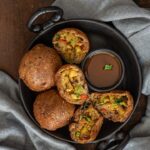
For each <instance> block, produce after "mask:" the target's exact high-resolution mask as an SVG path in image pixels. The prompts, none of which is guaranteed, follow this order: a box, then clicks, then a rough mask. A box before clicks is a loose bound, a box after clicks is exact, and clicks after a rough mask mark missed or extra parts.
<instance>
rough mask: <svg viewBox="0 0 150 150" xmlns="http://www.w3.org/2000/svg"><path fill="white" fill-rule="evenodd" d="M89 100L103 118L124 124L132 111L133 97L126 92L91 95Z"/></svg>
mask: <svg viewBox="0 0 150 150" xmlns="http://www.w3.org/2000/svg"><path fill="white" fill-rule="evenodd" d="M90 99H91V100H92V102H93V105H94V107H95V108H96V109H97V110H98V111H99V112H100V113H101V114H102V115H103V117H104V118H107V119H109V120H112V121H113V122H124V121H125V120H126V119H127V118H128V117H129V116H130V114H131V112H132V110H133V103H134V102H133V97H132V95H131V94H130V93H129V92H128V91H119V90H118V91H112V92H108V93H92V94H91V96H90Z"/></svg>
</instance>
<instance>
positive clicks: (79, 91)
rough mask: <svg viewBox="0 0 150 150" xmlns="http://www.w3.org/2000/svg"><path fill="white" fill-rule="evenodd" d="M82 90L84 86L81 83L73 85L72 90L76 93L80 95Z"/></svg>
mask: <svg viewBox="0 0 150 150" xmlns="http://www.w3.org/2000/svg"><path fill="white" fill-rule="evenodd" d="M83 91H84V88H83V86H82V85H77V86H75V90H74V93H75V94H77V95H81V94H82V93H83Z"/></svg>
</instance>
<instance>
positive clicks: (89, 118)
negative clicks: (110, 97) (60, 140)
mask: <svg viewBox="0 0 150 150" xmlns="http://www.w3.org/2000/svg"><path fill="white" fill-rule="evenodd" d="M98 119H99V114H98V112H97V111H96V110H95V109H93V108H90V109H87V110H86V111H85V112H84V113H82V114H80V116H79V120H78V128H77V130H76V131H75V132H74V136H75V137H76V138H78V139H80V140H82V139H89V138H90V137H91V131H92V128H93V126H94V125H95V123H96V122H97V120H98Z"/></svg>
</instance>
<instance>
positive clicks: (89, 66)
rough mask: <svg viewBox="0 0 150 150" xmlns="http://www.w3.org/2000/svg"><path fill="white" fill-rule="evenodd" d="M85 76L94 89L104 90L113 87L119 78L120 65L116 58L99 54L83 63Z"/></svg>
mask: <svg viewBox="0 0 150 150" xmlns="http://www.w3.org/2000/svg"><path fill="white" fill-rule="evenodd" d="M84 71H85V75H86V78H87V79H88V81H89V82H90V83H91V84H92V85H93V86H95V87H98V88H106V87H111V86H113V85H115V84H116V83H117V82H118V81H119V80H120V78H121V75H122V65H121V63H120V60H119V59H118V58H117V56H115V55H113V54H111V53H108V52H100V53H98V54H94V55H93V56H91V57H89V58H88V59H87V61H86V63H85V68H84Z"/></svg>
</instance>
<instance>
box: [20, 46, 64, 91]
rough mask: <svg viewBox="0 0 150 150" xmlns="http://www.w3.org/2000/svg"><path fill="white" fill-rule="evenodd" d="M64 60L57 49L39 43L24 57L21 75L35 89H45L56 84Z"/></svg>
mask: <svg viewBox="0 0 150 150" xmlns="http://www.w3.org/2000/svg"><path fill="white" fill-rule="evenodd" d="M61 65H62V61H61V59H60V56H59V55H58V54H57V52H56V50H54V49H53V48H49V47H47V46H45V45H43V44H37V45H36V46H34V47H33V48H32V49H31V50H30V51H28V52H27V53H26V54H25V55H24V56H23V58H22V60H21V62H20V66H19V77H20V78H21V79H22V80H23V81H24V83H25V84H26V85H27V86H28V87H29V88H30V89H31V90H33V91H37V92H38V91H44V90H47V89H50V88H51V87H53V86H54V85H55V73H56V71H57V70H58V69H59V68H60V67H61Z"/></svg>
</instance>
